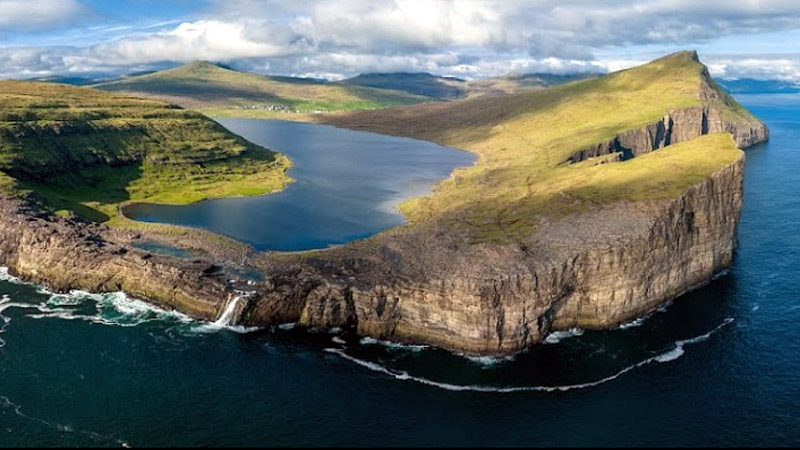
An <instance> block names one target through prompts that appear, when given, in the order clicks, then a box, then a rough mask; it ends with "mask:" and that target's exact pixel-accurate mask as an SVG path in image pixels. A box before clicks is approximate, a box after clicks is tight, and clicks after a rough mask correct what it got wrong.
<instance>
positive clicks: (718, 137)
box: [0, 52, 768, 355]
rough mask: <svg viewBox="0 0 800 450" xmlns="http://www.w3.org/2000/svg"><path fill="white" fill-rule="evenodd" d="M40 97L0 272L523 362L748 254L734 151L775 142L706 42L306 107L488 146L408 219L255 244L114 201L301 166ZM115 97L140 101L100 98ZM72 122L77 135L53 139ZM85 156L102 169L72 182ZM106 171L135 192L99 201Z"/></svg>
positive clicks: (15, 95) (150, 117)
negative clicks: (742, 244)
mask: <svg viewBox="0 0 800 450" xmlns="http://www.w3.org/2000/svg"><path fill="white" fill-rule="evenodd" d="M26 85H27V86H28V87H29V88H30V91H31V92H28V93H27V94H26V93H24V91H25V89H28V88H26ZM2 86H3V85H2V84H0V89H2ZM5 86H6V87H7V86H9V85H8V84H5ZM41 89H44V88H43V87H41V86H40V85H32V84H29V83H17V84H16V85H14V86H13V89H9V88H6V89H3V90H0V92H2V93H3V94H2V96H0V102H2V109H1V110H2V112H3V114H4V116H3V120H2V122H0V123H2V127H3V128H2V130H3V132H2V134H0V156H2V161H3V165H2V167H0V170H2V172H3V173H4V176H3V189H4V190H5V191H6V192H7V195H6V196H5V197H3V199H2V200H0V242H2V243H1V244H0V264H2V265H6V266H8V267H9V269H10V270H11V271H12V272H13V273H14V274H17V275H18V276H20V277H22V278H24V279H28V280H32V281H37V282H44V283H47V284H48V285H50V286H52V287H53V288H54V289H58V290H68V289H74V288H81V289H87V290H92V291H113V290H124V291H125V292H128V293H129V294H132V295H134V296H137V297H142V298H146V299H149V300H150V301H152V302H154V303H157V304H159V305H161V306H164V307H167V308H173V309H178V310H181V311H183V312H185V313H187V314H190V315H192V316H194V317H197V318H200V319H205V320H215V319H217V318H218V317H220V316H221V315H222V314H223V312H224V313H226V315H229V316H230V317H231V318H232V319H231V320H232V322H235V323H238V324H243V325H253V326H269V325H275V324H280V323H286V322H297V323H299V324H300V325H301V326H304V327H309V328H334V327H339V328H343V329H348V330H352V331H353V332H355V333H358V334H360V335H364V336H371V337H374V338H377V339H388V340H396V341H402V342H409V343H424V344H429V345H434V346H439V347H443V348H446V349H450V350H453V351H458V352H464V353H469V354H480V355H507V354H513V353H516V352H519V351H521V350H524V349H525V348H526V347H528V346H530V345H533V344H535V343H537V342H540V341H541V340H543V339H544V338H545V337H546V336H547V335H548V334H549V333H551V332H553V331H557V330H565V329H568V328H571V327H583V328H609V327H613V326H616V325H618V324H620V323H623V322H626V321H629V320H632V319H634V318H636V317H638V316H640V315H642V314H645V313H647V312H648V311H650V310H652V309H654V308H656V307H658V306H659V305H661V304H663V303H664V302H665V301H668V300H670V299H673V298H675V297H677V296H680V295H681V294H683V293H685V292H687V291H689V290H691V289H694V288H696V287H698V286H700V285H702V284H704V283H707V282H708V281H709V280H710V279H711V277H712V276H713V275H714V274H715V273H716V272H717V271H719V270H721V269H723V268H724V267H726V266H727V265H729V264H730V263H731V260H732V257H733V253H734V251H735V248H736V229H737V225H738V220H739V213H740V209H741V200H742V168H743V164H744V153H743V152H742V151H741V150H740V149H742V148H745V147H748V146H751V145H753V144H756V143H758V142H761V141H764V140H766V139H767V138H768V130H767V128H766V127H765V126H764V125H763V124H762V123H761V122H760V121H758V120H757V119H755V118H754V117H753V116H752V115H750V113H749V112H747V111H746V110H744V109H743V108H742V107H741V106H740V105H738V104H737V103H736V102H735V101H734V100H733V99H732V98H731V97H730V96H728V95H727V94H726V93H725V92H724V91H722V90H721V89H720V88H719V87H718V86H717V85H716V84H715V82H714V81H713V80H712V79H711V77H710V75H709V74H708V71H707V69H706V67H705V66H703V65H702V64H701V63H700V62H699V60H698V58H697V55H696V53H694V52H680V53H676V54H673V55H669V56H667V57H664V58H661V59H659V60H656V61H653V62H651V63H649V64H646V65H643V66H640V67H637V68H633V69H629V70H625V71H621V72H616V73H613V74H610V75H607V76H604V77H599V78H592V79H586V80H580V81H574V82H571V83H567V84H563V85H560V86H556V87H551V88H547V89H537V90H530V91H524V92H519V93H513V94H509V95H503V96H483V97H478V98H474V99H467V100H458V101H454V102H449V103H422V104H419V105H412V106H403V107H397V108H390V109H384V110H379V111H359V112H350V113H340V114H329V115H315V116H314V117H313V120H316V121H319V122H322V123H326V124H331V125H335V126H339V127H346V128H352V129H359V130H369V131H374V132H379V133H385V134H392V135H398V136H409V137H415V138H419V139H426V140H431V141H434V142H437V143H440V144H443V145H448V146H452V147H457V148H461V149H464V150H467V151H471V152H474V153H475V154H477V155H478V156H479V160H478V162H477V163H476V164H475V165H474V166H473V167H470V168H466V169H461V170H457V171H455V172H454V173H453V174H452V176H451V177H450V178H449V179H448V180H445V181H443V182H441V183H439V184H438V185H437V187H436V189H435V192H434V194H432V195H430V196H427V197H423V198H417V199H413V200H410V201H408V202H405V203H403V204H402V205H401V206H400V209H401V211H402V212H403V213H404V214H405V216H406V217H407V219H408V222H407V224H406V225H404V226H401V227H397V228H394V229H391V230H388V231H386V232H383V233H380V234H378V235H376V236H373V237H371V238H368V239H364V240H359V241H355V242H352V243H350V244H347V245H345V246H342V247H337V248H335V249H331V250H327V251H316V252H305V253H298V254H280V253H260V252H255V251H249V252H248V250H247V249H246V248H245V247H244V246H242V245H239V244H235V243H230V242H227V241H224V242H222V241H219V240H215V239H205V238H203V237H202V236H201V237H197V236H194V235H193V234H192V233H191V232H187V231H185V230H178V231H176V230H175V229H172V228H171V227H157V228H153V229H150V228H137V227H135V226H131V225H130V221H126V220H125V219H123V218H117V219H116V222H115V220H114V218H115V217H116V216H114V214H113V213H110V212H109V211H110V209H109V206H111V207H117V206H118V205H120V204H122V203H124V201H125V200H126V198H125V196H126V195H127V196H128V197H129V198H128V199H130V198H134V197H135V198H147V199H148V201H172V199H171V197H169V196H167V193H170V192H173V191H174V189H173V188H171V187H170V188H162V187H161V186H168V184H163V185H162V184H160V183H161V182H162V180H172V181H164V183H169V182H176V181H175V179H176V178H180V179H181V180H184V179H186V177H185V176H182V175H181V176H177V177H176V176H173V175H174V174H175V173H180V174H195V173H198V172H197V171H199V173H201V176H198V177H197V180H198V183H200V184H202V183H203V182H205V181H202V180H208V183H210V184H211V185H213V186H227V188H225V189H220V190H211V191H208V192H207V193H206V194H204V195H197V196H195V195H194V194H192V195H189V194H186V195H182V196H181V198H182V199H184V200H187V201H191V200H196V199H199V198H203V197H206V196H216V195H230V194H241V193H243V192H236V191H235V190H234V189H233V188H232V187H231V186H239V184H237V183H236V182H235V180H236V177H244V179H248V180H251V179H255V178H251V177H258V179H263V180H264V182H263V183H259V182H256V183H255V184H254V185H253V186H256V185H258V186H260V187H259V188H258V189H255V188H253V189H252V190H251V191H250V192H245V193H252V194H255V193H264V192H269V191H271V190H275V189H278V188H280V186H282V185H283V183H285V182H286V181H287V180H286V177H285V175H284V169H285V167H286V165H287V164H288V162H286V161H285V160H282V159H281V158H280V157H279V156H276V155H274V154H273V153H271V152H269V151H267V150H264V149H261V148H259V147H256V146H252V144H247V143H245V142H242V141H241V140H239V139H237V138H236V137H234V136H231V135H229V134H227V133H226V132H225V131H224V129H221V128H220V127H218V126H215V124H214V123H213V122H211V121H208V120H207V119H205V118H203V116H200V115H199V114H197V113H193V112H190V111H185V110H182V109H176V108H175V107H171V106H168V105H165V104H162V103H158V102H156V101H152V100H136V99H133V98H131V97H127V96H121V95H115V94H102V93H99V92H98V91H95V90H91V89H85V88H63V87H58V88H54V89H63V90H64V91H63V92H59V93H57V94H52V95H46V96H43V97H44V98H39V99H38V100H31V99H35V98H36V96H35V95H34V92H39V91H40V90H41ZM20 92H23V93H20ZM101 94H102V95H101ZM95 97H96V98H97V99H99V100H93V102H95V103H92V105H91V106H87V105H88V104H87V103H86V101H87V100H86V99H87V98H95ZM45 99H47V101H45ZM112 99H113V101H115V102H116V101H119V102H121V104H130V106H128V107H126V108H108V107H107V106H108V105H107V104H105V103H104V102H105V101H112ZM100 100H102V102H101V103H102V104H104V105H106V106H102V105H98V104H96V102H97V101H100ZM142 108H144V109H145V111H143V110H142ZM51 114H54V115H51ZM66 114H68V115H66ZM133 119H135V120H133ZM131 120H133V122H135V123H138V124H140V125H141V126H140V128H131V126H130V123H131V122H130V121H131ZM161 121H165V122H164V123H167V124H168V123H173V124H174V123H175V122H176V121H181V122H180V123H181V124H192V125H191V126H193V127H197V128H195V130H196V132H193V133H191V134H190V135H174V134H172V133H178V131H174V130H176V129H183V128H181V127H177V126H176V127H172V126H161V125H160V123H161ZM151 126H152V128H151ZM120 129H121V130H124V131H125V132H124V133H122V132H119V131H118V130H120ZM131 130H136V131H131ZM63 133H67V134H68V135H69V136H72V135H73V134H74V136H75V137H74V140H66V141H65V140H62V139H54V140H49V139H46V138H47V137H52V136H60V135H61V134H63ZM118 133H121V134H118ZM206 133H213V134H206ZM144 136H146V137H147V138H145V137H144ZM154 136H156V137H157V139H152V138H153V137H154ZM200 136H202V139H201V138H200ZM189 137H191V139H189ZM71 139H73V138H71ZM48 142H54V144H53V145H52V146H51V147H44V146H45V145H47V143H48ZM100 142H102V145H101V144H100ZM209 142H215V144H213V145H209ZM108 143H113V145H107V144H108ZM217 144H224V145H217ZM221 149H222V150H221ZM225 149H228V150H225ZM40 155H44V156H45V157H46V158H51V159H50V160H52V163H45V162H46V161H49V160H48V159H44V160H41V158H40ZM241 158H251V159H254V160H257V161H259V164H258V165H256V166H252V165H250V164H247V165H239V164H238V161H240V160H241ZM41 161H45V162H41ZM68 164H69V165H68ZM73 165H74V167H79V168H80V173H81V174H83V173H86V172H85V171H87V170H88V171H90V172H88V173H89V175H91V176H89V175H86V178H83V179H82V180H91V182H89V183H85V184H84V183H83V182H76V181H75V180H74V179H73V178H71V177H72V175H69V174H72V173H73V171H72V170H66V168H67V167H73ZM244 167H248V169H244ZM251 167H255V168H251ZM222 168H225V169H224V170H223V169H222ZM176 171H177V172H176ZM123 173H125V174H127V176H128V178H127V179H122V178H119V177H118V176H117V175H119V174H123ZM112 174H113V175H112ZM231 174H234V175H231ZM82 176H83V175H82ZM63 177H67V178H63ZM109 179H114V180H118V181H119V183H121V190H119V191H118V192H125V193H126V194H125V195H117V196H115V197H114V198H112V199H104V198H102V197H101V192H105V191H104V190H102V189H100V188H99V187H102V186H105V185H106V183H107V182H108V180H109ZM62 180H67V181H62ZM229 182H232V184H229ZM70 183H72V184H70ZM176 183H177V182H176ZM200 184H197V185H196V184H195V183H194V181H193V182H191V183H188V185H184V183H180V184H179V186H181V189H178V190H177V191H178V192H193V193H194V192H195V191H194V190H192V189H189V188H188V187H185V186H192V187H194V186H198V185H200ZM137 186H138V188H137ZM184 187H185V189H189V191H184V190H183V189H184ZM145 188H151V189H152V190H146V189H145ZM145 192H146V193H145ZM137 196H138V197H137ZM84 207H88V208H91V209H93V210H94V211H99V212H100V213H101V214H105V216H107V217H102V216H100V215H97V216H95V219H94V220H95V221H98V220H102V219H110V220H106V221H107V222H109V223H108V224H97V223H94V222H90V223H87V222H85V221H82V220H78V218H76V217H73V216H72V215H71V214H68V213H62V214H60V216H64V215H67V216H69V217H66V218H65V217H60V216H59V215H54V214H50V213H49V211H62V212H63V211H68V210H69V211H73V212H74V213H77V214H78V215H81V216H84V217H86V215H85V214H81V212H82V211H81V209H82V208H84ZM112 209H113V208H112ZM131 228H133V230H131ZM187 233H188V234H187ZM187 236H188V237H187ZM206 237H207V236H206ZM142 239H152V240H159V241H163V242H167V243H175V242H177V240H180V239H183V240H182V241H181V242H182V244H183V245H184V246H194V250H195V252H196V254H197V255H198V257H197V258H192V259H184V258H176V257H169V256H161V255H155V254H151V253H149V252H146V251H142V250H139V249H137V248H135V247H133V246H132V243H134V242H136V241H137V240H142ZM211 241H214V242H213V243H212V242H211ZM242 253H245V254H246V255H247V261H248V264H249V267H250V268H251V269H253V270H256V271H258V272H259V273H260V274H261V277H260V280H259V281H257V282H255V283H251V284H250V285H249V287H248V288H247V291H248V292H247V294H246V295H243V294H241V293H240V290H241V289H242V287H241V286H239V285H237V284H236V283H230V280H231V279H235V275H232V274H231V273H230V272H229V271H228V268H229V267H231V266H233V265H234V264H235V260H236V259H237V258H238V256H240V255H241V254H242ZM237 289H238V290H237Z"/></svg>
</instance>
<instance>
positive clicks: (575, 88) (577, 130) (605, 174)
mask: <svg viewBox="0 0 800 450" xmlns="http://www.w3.org/2000/svg"><path fill="white" fill-rule="evenodd" d="M691 108H700V109H702V108H706V111H705V112H703V111H701V110H700V109H698V111H697V115H696V117H691V118H687V119H686V120H687V121H689V122H691V121H696V122H697V125H698V127H700V126H701V124H700V122H701V121H704V123H705V125H702V126H703V127H704V128H703V131H704V133H708V132H709V131H724V130H726V129H733V128H736V127H739V128H742V129H747V130H751V129H758V128H759V127H761V126H762V125H761V124H760V122H758V121H757V120H756V119H755V118H753V117H752V116H751V115H750V114H749V113H748V112H747V111H745V110H744V109H743V108H741V107H740V106H739V105H738V104H737V103H736V102H735V101H734V100H733V99H732V98H730V97H729V96H728V95H727V94H725V93H724V92H723V91H722V90H721V89H719V88H718V87H717V86H716V85H715V84H714V82H713V81H712V80H711V78H710V76H709V75H708V71H707V69H706V68H705V66H703V65H702V64H701V63H700V62H699V60H698V59H697V55H696V53H694V52H681V53H677V54H673V55H670V56H668V57H665V58H662V59H659V60H656V61H653V62H651V63H649V64H646V65H644V66H641V67H637V68H634V69H630V70H625V71H621V72H617V73H614V74H611V75H608V76H605V77H602V78H597V79H589V80H583V81H577V82H572V83H569V84H565V85H562V86H557V87H553V88H549V89H544V90H535V91H528V92H524V93H519V94H512V95H507V96H503V97H482V98H477V99H471V100H465V101H461V102H454V103H437V104H426V105H418V106H411V107H405V108H395V109H389V110H383V111H375V112H370V113H358V112H357V113H350V114H345V115H338V116H327V117H325V118H322V119H321V120H322V121H323V122H324V123H328V124H332V125H336V126H342V127H349V128H355V129H367V130H370V131H375V132H379V133H386V134H392V135H400V136H410V137H416V138H421V139H426V140H431V141H434V142H437V143H440V144H443V145H449V146H454V147H458V148H463V149H467V150H470V151H473V152H475V153H477V154H479V155H480V157H481V158H480V161H479V163H478V164H477V165H476V166H474V167H471V168H469V169H465V170H460V171H457V172H456V173H455V174H454V177H453V178H452V179H450V180H448V181H447V182H443V183H441V184H440V185H439V186H438V187H437V190H436V193H435V194H434V195H432V196H429V197H426V198H422V199H415V200H412V201H410V202H407V203H405V204H404V205H403V206H402V210H403V212H404V213H406V214H407V216H408V217H409V218H410V219H411V220H412V221H414V222H424V221H427V220H433V219H436V220H440V219H443V218H447V219H446V220H447V221H448V222H450V223H452V224H453V225H454V226H457V227H460V228H465V229H468V230H469V231H470V233H473V234H475V237H476V238H478V239H493V238H499V239H506V238H508V237H510V236H512V235H516V234H518V233H528V232H530V231H531V230H532V229H534V228H535V226H536V224H537V223H539V221H540V219H541V218H542V216H543V215H548V216H563V215H566V214H568V213H570V212H575V211H579V210H583V209H586V208H590V207H592V205H595V204H598V203H609V202H613V201H618V200H624V199H629V200H630V199H646V198H664V197H669V196H675V195H677V194H678V193H680V192H683V190H685V189H686V188H687V187H688V186H690V185H691V184H693V183H696V182H697V181H698V180H700V179H702V178H704V177H707V176H708V175H709V174H710V173H711V172H713V171H714V170H716V169H718V168H720V167H723V166H725V165H726V164H729V163H731V161H732V160H734V159H736V158H738V157H739V155H740V152H739V151H738V150H736V148H735V146H734V145H733V141H731V140H730V138H726V137H719V138H715V139H713V140H708V139H707V140H704V141H702V144H701V143H700V142H698V143H697V144H696V145H697V146H698V148H697V149H695V150H696V151H694V152H693V151H692V150H688V149H687V148H688V147H691V146H693V145H695V144H692V143H687V144H686V146H685V147H684V150H683V152H678V150H677V149H674V148H672V147H668V148H667V149H665V150H664V151H662V152H658V154H657V153H653V154H652V155H645V156H643V157H641V158H634V159H633V160H631V161H628V162H625V163H624V165H622V166H619V165H617V164H609V165H603V166H598V167H595V166H592V164H591V163H588V164H587V163H581V164H567V163H568V162H570V161H580V160H582V159H586V158H587V157H590V156H602V155H604V154H607V153H609V152H621V153H620V154H619V155H625V153H624V152H623V148H625V146H624V145H621V144H619V143H616V144H614V143H611V144H609V142H611V141H613V140H614V139H615V136H620V135H622V134H624V133H625V132H626V131H628V130H635V129H638V128H643V127H648V126H651V125H653V124H656V123H659V122H662V121H663V120H666V119H664V118H665V115H668V114H669V113H670V111H676V110H688V109H691ZM709 109H710V110H713V111H709ZM669 120H671V121H672V122H669V121H668V122H669V123H668V125H669V126H672V125H673V123H674V121H675V120H678V119H675V118H672V119H669ZM708 121H713V122H714V123H712V124H710V125H709V123H707V122H708ZM740 125H741V126H740ZM656 128H658V127H656ZM662 128H663V124H662ZM665 132H666V131H665V130H664V129H662V130H661V132H660V133H661V134H662V136H661V139H662V140H663V134H664V133H665ZM654 133H655V132H654ZM656 134H657V133H656ZM645 139H650V140H652V141H653V142H654V143H656V144H658V145H659V146H664V145H668V144H670V143H676V142H679V141H683V140H688V139H687V138H682V137H681V136H678V135H676V136H672V137H671V141H670V140H667V141H666V142H661V143H660V144H659V143H658V142H657V139H656V137H655V136H653V137H649V138H645ZM743 139H745V137H742V136H737V141H740V142H739V143H740V144H746V142H741V141H742V140H743ZM687 146H688V147H687ZM628 147H631V145H628ZM704 147H707V148H704ZM587 149H599V150H596V151H595V150H590V151H587ZM628 150H630V149H628ZM673 151H674V153H675V155H674V156H673V157H674V159H672V158H673V157H668V155H671V154H672V153H673ZM575 155H578V156H575ZM581 155H583V156H581ZM619 155H617V157H619ZM656 161H659V162H660V164H659V165H658V167H657V168H656V167H655V166H653V165H651V164H654V163H655V162H656ZM669 164H674V167H672V168H669V169H668V167H669V166H668V165H669ZM620 170H624V172H625V175H624V176H622V175H621V174H620V173H619V171H620ZM622 180H628V182H622ZM465 224H469V225H465Z"/></svg>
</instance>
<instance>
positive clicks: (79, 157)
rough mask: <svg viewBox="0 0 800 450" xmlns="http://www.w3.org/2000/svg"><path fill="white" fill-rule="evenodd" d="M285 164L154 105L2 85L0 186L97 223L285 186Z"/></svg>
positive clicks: (63, 88)
mask: <svg viewBox="0 0 800 450" xmlns="http://www.w3.org/2000/svg"><path fill="white" fill-rule="evenodd" d="M288 165H289V162H288V160H287V159H286V158H285V157H283V156H282V155H278V154H276V153H274V152H271V151H269V150H266V149H264V148H261V147H259V146H256V145H254V144H251V143H250V142H247V141H245V140H244V139H242V138H240V137H238V136H236V135H234V134H232V133H230V132H229V131H227V130H226V129H225V128H223V127H222V126H221V125H219V124H217V123H216V122H214V121H212V120H210V119H208V118H206V117H205V116H203V115H201V114H199V113H196V112H193V111H187V110H184V109H181V108H179V107H177V106H174V105H169V104H166V103H162V102H159V101H155V100H146V99H139V98H132V97H129V96H127V95H121V94H115V93H108V92H103V91H98V90H95V89H90V88H83V87H74V86H68V85H63V84H53V83H38V82H30V81H2V82H0V186H2V187H3V190H4V191H5V192H9V191H11V192H19V191H34V192H36V194H37V195H39V196H40V197H42V198H44V199H45V200H46V201H47V202H48V203H49V204H50V205H51V206H52V207H54V208H55V209H66V210H72V211H74V212H78V213H81V214H82V215H84V216H85V217H89V218H92V219H95V220H101V221H102V220H108V219H110V218H114V217H115V216H116V214H117V205H118V204H120V203H122V202H125V201H130V200H139V201H160V202H168V203H186V202H192V201H198V200H201V199H204V198H208V197H214V196H226V195H243V194H248V193H250V194H255V193H266V192H270V191H273V190H275V189H278V188H280V187H281V186H283V185H284V184H285V183H286V182H287V181H288V178H287V177H286V175H285V170H286V168H287V167H288Z"/></svg>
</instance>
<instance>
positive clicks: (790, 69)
mask: <svg viewBox="0 0 800 450" xmlns="http://www.w3.org/2000/svg"><path fill="white" fill-rule="evenodd" d="M707 65H708V69H709V71H710V72H711V73H712V74H713V75H714V76H717V77H720V78H755V79H778V80H783V81H790V82H794V83H798V84H800V54H798V55H774V56H771V55H758V56H755V55H751V56H744V57H730V56H727V57H725V56H722V57H714V58H711V59H710V60H709V61H708V64H707Z"/></svg>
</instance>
